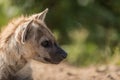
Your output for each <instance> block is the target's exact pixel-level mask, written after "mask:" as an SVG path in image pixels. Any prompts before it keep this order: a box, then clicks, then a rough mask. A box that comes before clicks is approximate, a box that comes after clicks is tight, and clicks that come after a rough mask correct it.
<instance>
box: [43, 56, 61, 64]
mask: <svg viewBox="0 0 120 80" xmlns="http://www.w3.org/2000/svg"><path fill="white" fill-rule="evenodd" d="M44 60H45V61H46V62H49V63H52V64H59V63H60V62H61V61H62V60H60V61H54V60H51V59H49V58H45V57H44Z"/></svg>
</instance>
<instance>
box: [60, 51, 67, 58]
mask: <svg viewBox="0 0 120 80" xmlns="http://www.w3.org/2000/svg"><path fill="white" fill-rule="evenodd" d="M60 55H61V57H62V58H63V59H64V58H66V57H67V53H66V52H65V51H64V50H61V52H60Z"/></svg>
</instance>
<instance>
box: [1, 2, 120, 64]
mask: <svg viewBox="0 0 120 80" xmlns="http://www.w3.org/2000/svg"><path fill="white" fill-rule="evenodd" d="M45 8H49V13H48V15H47V18H46V23H47V25H48V27H49V28H51V29H52V31H53V32H54V33H55V35H56V37H57V39H58V41H59V42H60V44H61V45H63V48H65V49H66V51H67V52H68V53H69V54H68V55H69V56H68V59H67V61H68V62H69V63H71V64H75V65H78V66H79V65H89V64H99V63H109V62H112V61H113V62H114V63H116V62H117V63H120V62H119V61H120V60H119V59H118V58H116V57H118V56H119V57H120V55H119V52H120V49H119V48H120V45H119V43H120V42H119V40H120V0H0V26H3V25H5V24H6V23H7V22H8V20H10V19H11V18H13V17H15V16H20V15H22V14H24V15H31V14H34V13H39V12H41V11H42V10H44V9H45ZM116 55H117V56H116ZM116 59H117V60H116ZM111 60H112V61H111Z"/></svg>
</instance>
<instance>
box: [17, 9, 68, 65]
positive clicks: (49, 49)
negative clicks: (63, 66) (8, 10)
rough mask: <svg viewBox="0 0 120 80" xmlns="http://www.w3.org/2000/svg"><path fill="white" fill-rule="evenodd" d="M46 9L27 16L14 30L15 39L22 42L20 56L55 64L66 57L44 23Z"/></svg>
mask: <svg viewBox="0 0 120 80" xmlns="http://www.w3.org/2000/svg"><path fill="white" fill-rule="evenodd" d="M46 13H47V9H46V10H45V11H43V12H41V13H40V14H36V15H33V16H31V17H29V18H28V21H26V22H25V23H24V24H22V25H19V27H18V29H17V30H16V35H15V39H16V41H18V42H19V43H21V44H22V46H21V48H22V49H23V51H24V52H22V56H23V57H25V58H27V59H34V60H37V61H42V62H48V63H54V64H57V63H59V62H61V61H62V60H63V59H65V58H66V57H67V54H66V52H65V51H64V50H63V49H61V48H60V47H59V45H58V44H57V43H56V41H55V39H54V36H53V35H52V33H51V31H50V30H49V29H48V28H47V26H46V25H45V23H44V19H45V15H46Z"/></svg>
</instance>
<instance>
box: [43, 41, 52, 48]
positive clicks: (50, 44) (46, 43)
mask: <svg viewBox="0 0 120 80" xmlns="http://www.w3.org/2000/svg"><path fill="white" fill-rule="evenodd" d="M41 45H42V46H43V47H45V48H49V47H51V46H52V42H51V41H49V40H45V41H43V42H42V43H41Z"/></svg>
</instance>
